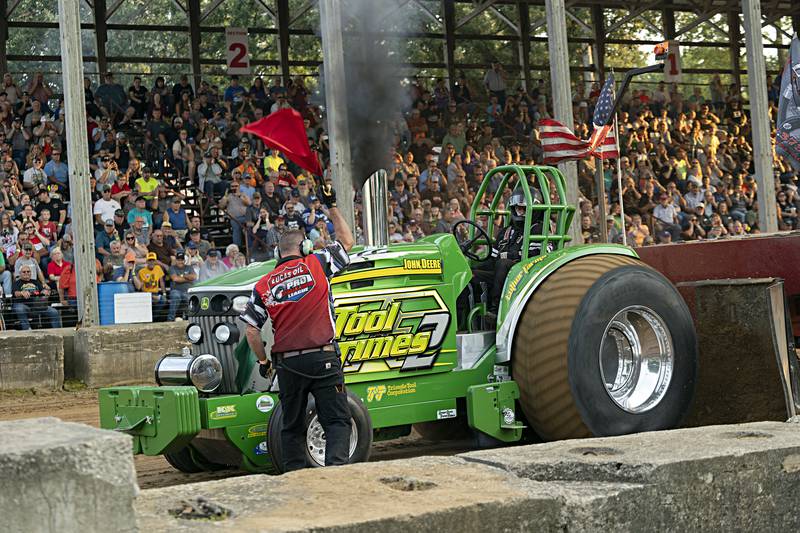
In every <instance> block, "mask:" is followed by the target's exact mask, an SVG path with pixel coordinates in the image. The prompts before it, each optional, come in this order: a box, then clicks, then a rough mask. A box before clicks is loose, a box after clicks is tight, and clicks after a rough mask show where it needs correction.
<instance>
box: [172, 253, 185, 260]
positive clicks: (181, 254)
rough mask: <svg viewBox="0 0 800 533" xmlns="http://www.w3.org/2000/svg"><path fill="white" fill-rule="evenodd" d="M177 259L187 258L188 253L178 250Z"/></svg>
mask: <svg viewBox="0 0 800 533" xmlns="http://www.w3.org/2000/svg"><path fill="white" fill-rule="evenodd" d="M175 259H186V254H185V253H183V252H178V253H176V254H175Z"/></svg>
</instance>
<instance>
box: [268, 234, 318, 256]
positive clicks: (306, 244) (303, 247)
mask: <svg viewBox="0 0 800 533" xmlns="http://www.w3.org/2000/svg"><path fill="white" fill-rule="evenodd" d="M313 251H314V243H313V242H311V239H303V242H301V243H300V255H302V256H303V257H305V256H307V255H308V254H310V253H311V252H313ZM280 258H281V249H280V246H276V247H275V259H280Z"/></svg>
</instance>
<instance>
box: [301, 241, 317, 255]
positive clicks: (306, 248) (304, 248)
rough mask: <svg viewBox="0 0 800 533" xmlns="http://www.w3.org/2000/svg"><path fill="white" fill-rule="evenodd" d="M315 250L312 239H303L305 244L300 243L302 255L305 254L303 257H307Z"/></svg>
mask: <svg viewBox="0 0 800 533" xmlns="http://www.w3.org/2000/svg"><path fill="white" fill-rule="evenodd" d="M312 250H314V243H313V242H311V239H303V242H301V243H300V253H301V254H303V257H305V256H307V255H308V254H310V253H311V251H312Z"/></svg>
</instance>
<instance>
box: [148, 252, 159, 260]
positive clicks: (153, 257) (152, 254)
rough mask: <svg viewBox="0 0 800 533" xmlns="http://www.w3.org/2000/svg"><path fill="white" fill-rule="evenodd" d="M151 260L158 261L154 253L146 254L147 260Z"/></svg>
mask: <svg viewBox="0 0 800 533" xmlns="http://www.w3.org/2000/svg"><path fill="white" fill-rule="evenodd" d="M151 259H153V260H156V259H158V256H157V255H156V254H155V252H150V253H148V254H147V260H148V261H150V260H151Z"/></svg>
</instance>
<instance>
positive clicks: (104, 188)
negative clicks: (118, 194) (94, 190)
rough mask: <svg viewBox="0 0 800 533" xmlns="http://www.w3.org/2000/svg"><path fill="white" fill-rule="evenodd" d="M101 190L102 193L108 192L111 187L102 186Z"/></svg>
mask: <svg viewBox="0 0 800 533" xmlns="http://www.w3.org/2000/svg"><path fill="white" fill-rule="evenodd" d="M101 190H102V191H103V192H106V191H110V190H111V185H103V188H102V189H101Z"/></svg>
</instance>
